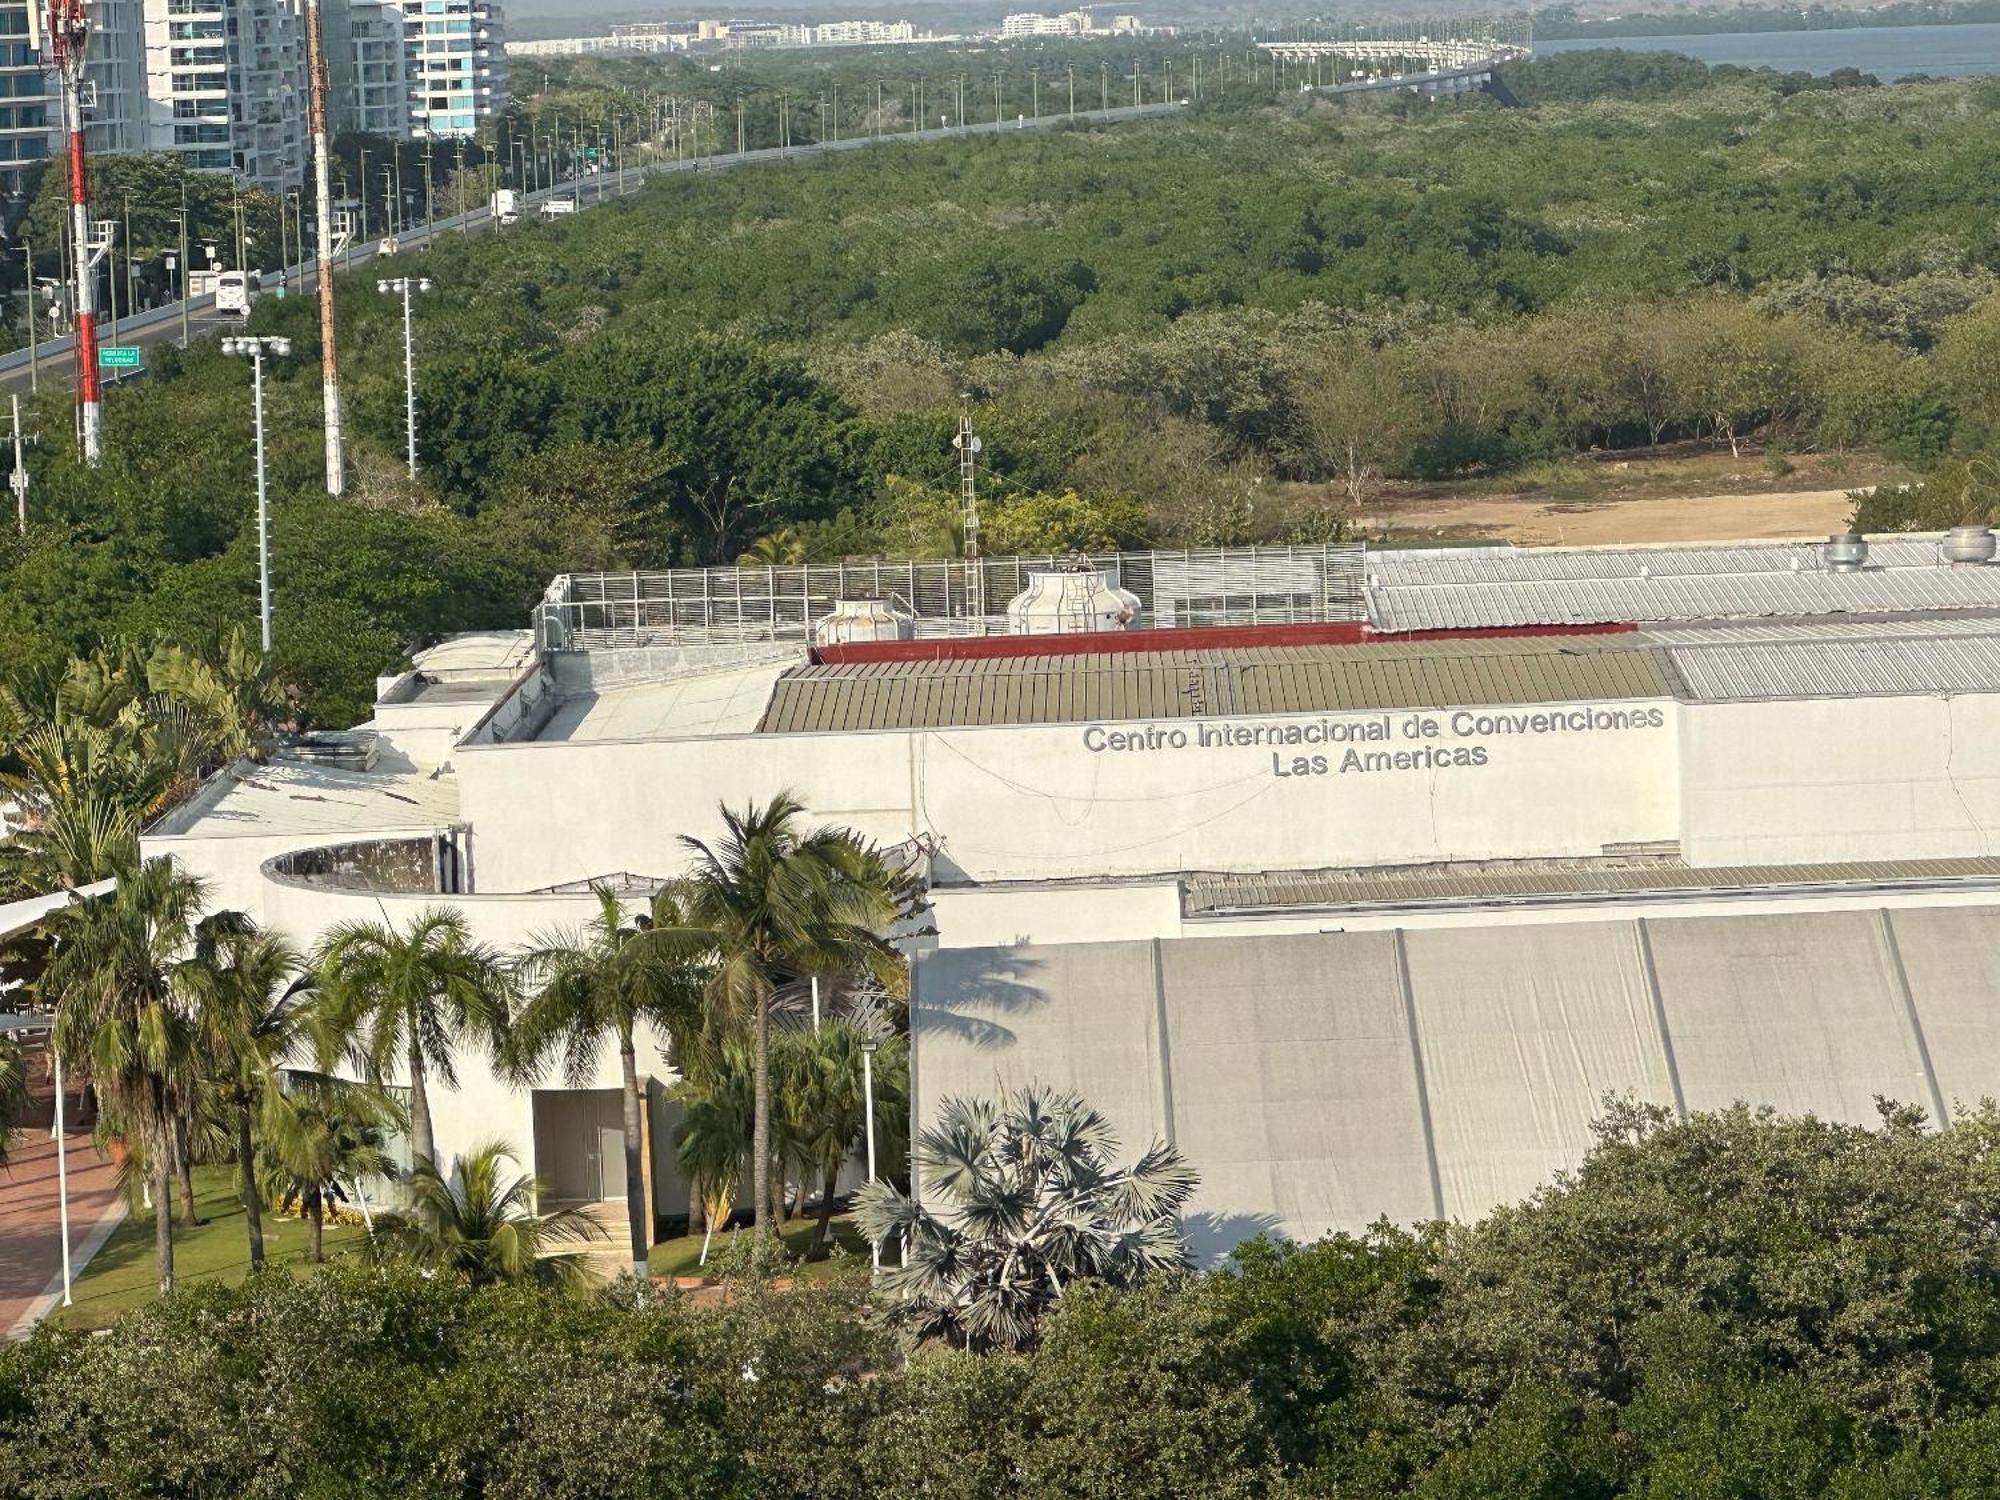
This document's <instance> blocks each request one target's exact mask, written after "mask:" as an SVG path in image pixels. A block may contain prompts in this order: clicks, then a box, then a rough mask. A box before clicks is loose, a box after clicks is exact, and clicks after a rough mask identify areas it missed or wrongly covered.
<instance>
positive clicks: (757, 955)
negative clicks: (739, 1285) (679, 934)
mask: <svg viewBox="0 0 2000 1500" xmlns="http://www.w3.org/2000/svg"><path fill="white" fill-rule="evenodd" d="M804 815H805V809H804V807H803V806H802V805H801V804H800V803H799V802H798V800H797V799H796V798H795V797H793V796H792V794H791V793H789V792H780V793H779V794H778V795H777V796H775V797H773V798H772V799H771V800H770V801H769V802H767V803H766V804H764V806H762V807H748V808H745V809H744V810H743V811H742V812H735V811H732V810H731V809H729V808H727V807H725V808H723V809H722V821H723V828H724V835H723V838H722V839H721V840H720V841H719V842H718V843H717V844H715V845H714V846H713V847H711V846H710V845H708V844H706V843H704V842H702V841H701V840H700V839H694V838H686V837H683V838H682V840H681V842H682V843H683V844H685V845H686V846H687V847H688V848H689V849H690V850H691V851H692V852H693V854H694V861H695V863H694V873H693V875H692V877H691V880H690V893H689V900H688V916H689V918H690V920H691V922H692V923H693V925H694V926H695V927H696V928H697V929H699V930H700V932H701V934H702V936H703V938H704V940H705V941H706V942H707V943H708V944H709V946H711V947H712V948H713V949H714V950H715V954H716V960H717V962H716V969H715V972H714V974H713V975H712V976H711V977H710V979H709V983H708V990H709V998H710V1003H711V1005H712V1006H713V1007H715V1008H716V1009H717V1010H718V1011H719V1012H720V1013H721V1014H722V1015H723V1016H724V1017H725V1018H727V1019H729V1020H731V1021H733V1022H736V1023H738V1024H740V1023H742V1022H745V1021H747V1022H748V1023H749V1027H750V1034H751V1038H752V1044H753V1052H752V1058H753V1074H752V1076H753V1080H754V1083H755V1094H754V1107H753V1123H752V1129H751V1147H750V1171H751V1181H752V1184H753V1195H754V1197H755V1200H756V1205H757V1231H758V1234H757V1238H758V1242H759V1244H760V1246H761V1245H762V1244H764V1243H765V1242H767V1241H768V1239H769V1237H770V1235H772V1234H774V1233H775V1232H776V1225H775V1222H774V1220H775V1216H774V1215H772V1212H771V1207H770V1204H771V1176H770V1174H771V997H772V994H773V992H774V991H776V989H777V988H778V986H779V985H780V984H782V983H784V982H785V981H786V980H788V979H793V978H796V977H799V976H801V975H808V974H840V973H847V972H852V971H854V970H857V969H861V968H864V967H865V968H876V969H881V968H886V967H887V966H889V965H891V964H893V962H894V954H893V950H891V949H890V948H889V947H888V945H887V944H886V943H885V942H884V941H883V940H882V938H881V936H880V933H881V931H882V930H883V929H884V928H886V927H887V926H888V925H889V923H890V922H891V921H893V920H894V919H895V916H896V911H897V903H896V892H897V889H898V883H897V881H896V879H895V877H894V875H893V874H892V873H891V872H890V871H889V869H888V868H887V866H886V865H885V864H884V862H883V861H882V859H881V858H880V857H879V856H878V855H877V854H876V853H875V852H874V851H873V850H872V849H871V848H869V847H868V846H867V845H866V844H864V843H863V842H862V841H861V839H860V838H858V837H857V836H856V835H855V834H854V833H852V832H850V831H849V830H846V829H831V828H821V829H814V830H811V831H806V830H804V829H802V828H801V826H800V823H801V820H802V819H803V817H804Z"/></svg>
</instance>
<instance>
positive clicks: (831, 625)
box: [813, 599, 917, 646]
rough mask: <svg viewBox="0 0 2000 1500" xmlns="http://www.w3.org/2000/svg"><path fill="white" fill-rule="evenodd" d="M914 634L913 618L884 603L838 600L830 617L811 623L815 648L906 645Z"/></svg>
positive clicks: (822, 617) (915, 626)
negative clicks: (851, 643) (876, 643)
mask: <svg viewBox="0 0 2000 1500" xmlns="http://www.w3.org/2000/svg"><path fill="white" fill-rule="evenodd" d="M916 633H917V622H916V618H915V617H914V616H912V615H908V614H905V613H904V612H903V611H902V610H900V609H895V608H892V607H891V606H890V604H889V603H888V601H887V600H884V599H841V600H838V601H836V602H835V604H834V606H833V612H832V613H831V614H825V615H821V616H820V617H819V619H817V620H815V621H814V622H813V644H814V645H815V646H844V645H846V644H847V643H848V642H849V641H907V640H909V639H910V638H911V637H913V636H914V635H916Z"/></svg>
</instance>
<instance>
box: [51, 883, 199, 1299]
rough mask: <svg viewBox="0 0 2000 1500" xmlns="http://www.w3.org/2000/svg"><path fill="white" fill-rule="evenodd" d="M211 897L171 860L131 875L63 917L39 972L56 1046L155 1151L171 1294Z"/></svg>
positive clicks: (157, 1222) (156, 1208)
mask: <svg viewBox="0 0 2000 1500" xmlns="http://www.w3.org/2000/svg"><path fill="white" fill-rule="evenodd" d="M204 895H205V887H204V886H203V884H202V882H201V881H199V880H197V879H195V878H193V877H192V876H189V875H184V874H181V873H179V872H178V871H176V870H175V868H174V866H173V864H172V863H171V862H170V861H168V860H164V859H160V860H153V861H151V862H150V863H148V864H145V865H142V866H139V867H138V868H136V869H129V870H127V871H125V872H124V873H123V874H121V875H120V876H119V877H118V883H117V885H116V886H115V887H114V888H113V889H112V891H111V892H110V893H109V894H107V895H104V896H100V897H99V898H97V899H96V900H94V901H85V902H80V903H78V904H77V905H75V906H71V907H68V908H66V909H65V910H64V911H62V912H61V913H60V914H59V915H58V916H57V918H56V919H55V927H56V947H55V952H54V954H53V956H52V957H51V958H50V960H49V964H48V967H47V968H46V969H45V970H44V971H43V973H42V977H41V980H40V988H41V992H42V996H43V998H44V1000H46V1001H49V1002H52V1003H53V1004H54V1006H55V1010H56V1025H55V1045H56V1047H57V1048H58V1050H60V1051H61V1052H62V1054H63V1055H64V1056H65V1057H74V1058H80V1059H82V1060H83V1061H84V1062H85V1064H86V1065H87V1066H88V1068H89V1070H90V1077H91V1079H92V1081H93V1082H94V1083H95V1085H96V1087H97V1090H98V1093H99V1095H100V1096H101V1097H102V1098H103V1099H104V1102H105V1105H106V1108H107V1112H109V1113H115V1114H116V1115H117V1116H118V1118H120V1119H121V1120H124V1121H126V1122H128V1123H129V1125H130V1127H131V1128H132V1129H133V1130H134V1131H135V1132H136V1133H137V1134H138V1136H139V1138H140V1142H141V1144H142V1146H143V1148H144V1152H145V1156H146V1160H147V1163H148V1165H149V1166H150V1168H151V1170H152V1174H153V1248H154V1254H155V1256H156V1258H157V1260H158V1263H159V1283H160V1292H161V1295H163V1296H164V1295H166V1294H168V1293H170V1292H172V1291H173V1286H174V1244H173V1226H172V1222H171V1219H170V1214H171V1212H172V1210H171V1202H172V1194H171V1191H170V1183H171V1173H172V1166H173V1162H174V1160H175V1152H176V1141H175V1122H176V1120H177V1119H178V1118H179V1115H180V1112H181V1110H182V1108H183V1107H184V1105H185V1103H186V1102H187V1100H188V1099H189V1098H190V1097H191V1095H192V1093H193V1089H194V1080H195V1076H196V1073H197V1066H196V1058H197V1048H196V1045H195V1027H194V1024H193V999H192V994H191V990H192V988H193V984H192V968H193V965H194V962H195V961H194V959H193V958H192V957H191V956H190V950H191V948H192V946H193V941H194V927H195V922H196V919H197V917H198V916H199V914H200V911H201V905H202V900H203V897H204Z"/></svg>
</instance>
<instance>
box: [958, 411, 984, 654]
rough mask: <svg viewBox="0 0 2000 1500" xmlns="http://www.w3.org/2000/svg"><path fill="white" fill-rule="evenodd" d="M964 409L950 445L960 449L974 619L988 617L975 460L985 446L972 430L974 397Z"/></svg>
mask: <svg viewBox="0 0 2000 1500" xmlns="http://www.w3.org/2000/svg"><path fill="white" fill-rule="evenodd" d="M960 399H962V400H963V401H964V402H965V409H964V411H963V412H962V413H960V415H959V419H958V432H957V433H956V434H955V435H954V436H953V437H952V440H951V445H952V447H954V448H956V449H957V450H958V504H959V522H960V529H961V530H963V531H964V533H965V612H966V614H967V616H969V617H970V618H972V619H975V620H983V619H985V618H986V577H985V572H986V570H985V569H984V568H982V567H980V566H979V490H978V486H977V483H976V478H975V464H974V460H975V459H976V458H977V457H978V455H979V450H980V449H981V448H982V447H984V446H985V445H984V444H983V443H981V442H980V441H979V439H978V437H977V436H975V435H974V433H973V431H972V397H971V396H964V397H962V398H960Z"/></svg>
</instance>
